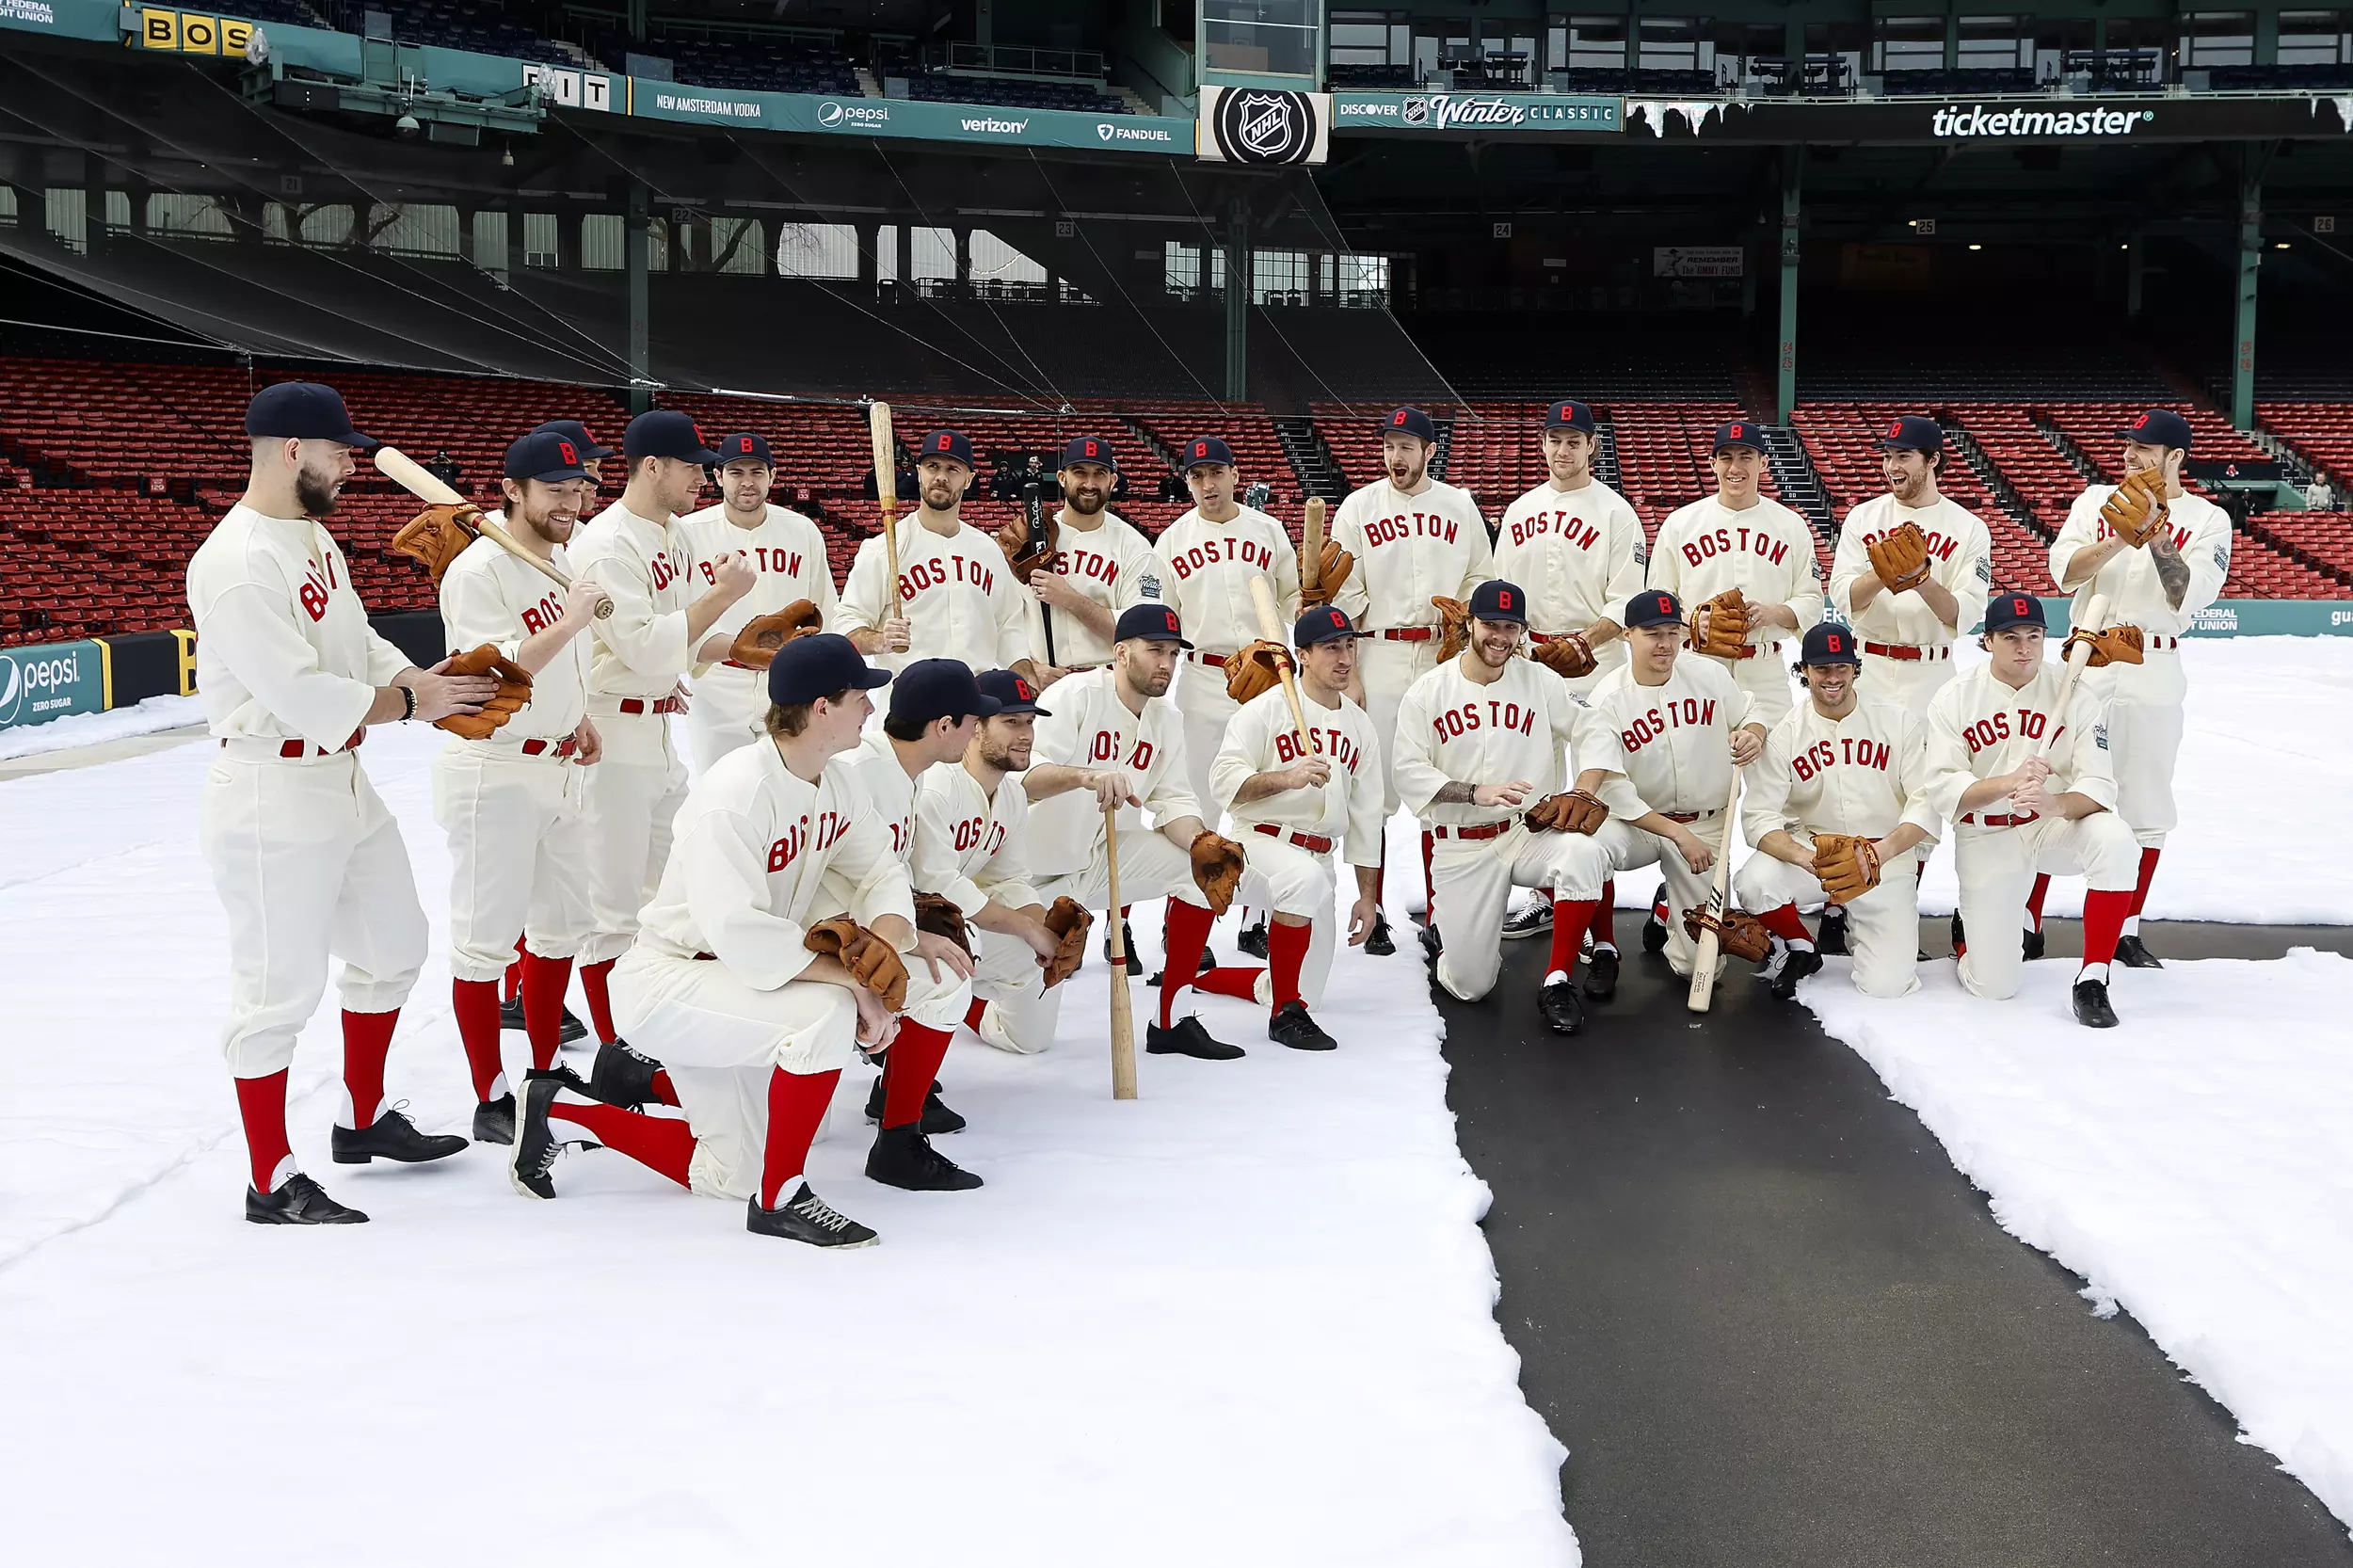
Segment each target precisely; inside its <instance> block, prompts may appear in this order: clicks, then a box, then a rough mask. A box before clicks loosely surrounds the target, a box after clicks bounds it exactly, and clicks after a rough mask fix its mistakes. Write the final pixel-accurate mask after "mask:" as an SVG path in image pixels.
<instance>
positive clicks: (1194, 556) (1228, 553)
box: [1168, 534, 1274, 583]
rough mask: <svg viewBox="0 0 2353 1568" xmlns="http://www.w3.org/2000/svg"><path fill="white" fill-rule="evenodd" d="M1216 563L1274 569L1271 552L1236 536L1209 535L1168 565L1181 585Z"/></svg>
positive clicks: (1255, 541)
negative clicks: (1224, 562) (1234, 562)
mask: <svg viewBox="0 0 2353 1568" xmlns="http://www.w3.org/2000/svg"><path fill="white" fill-rule="evenodd" d="M1220 561H1240V562H1241V563H1242V564H1243V565H1244V566H1251V567H1256V568H1258V569H1259V570H1260V571H1273V569H1274V552H1273V551H1271V550H1269V549H1268V548H1267V547H1266V545H1265V543H1264V542H1263V541H1262V540H1258V539H1250V538H1244V537H1242V536H1240V535H1236V534H1224V535H1217V534H1213V535H1211V536H1209V537H1208V538H1206V539H1203V540H1202V541H1201V542H1200V543H1199V544H1196V545H1193V546H1190V547H1188V548H1187V549H1186V550H1185V551H1184V552H1181V553H1180V554H1178V555H1177V556H1176V557H1174V558H1173V559H1171V560H1170V562H1169V563H1168V564H1169V565H1170V566H1171V567H1173V568H1176V571H1177V581H1178V582H1180V583H1181V582H1183V581H1184V580H1185V579H1186V578H1188V577H1191V576H1192V575H1193V573H1194V572H1196V571H1200V570H1201V569H1203V568H1206V567H1212V566H1215V565H1217V563H1219V562H1220Z"/></svg>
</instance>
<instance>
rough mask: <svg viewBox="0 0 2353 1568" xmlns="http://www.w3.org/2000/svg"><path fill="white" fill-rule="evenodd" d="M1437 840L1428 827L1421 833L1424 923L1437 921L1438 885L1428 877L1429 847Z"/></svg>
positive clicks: (1435, 922)
mask: <svg viewBox="0 0 2353 1568" xmlns="http://www.w3.org/2000/svg"><path fill="white" fill-rule="evenodd" d="M1436 842H1437V840H1435V839H1433V838H1432V837H1431V834H1430V830H1429V829H1428V828H1424V829H1422V834H1421V906H1422V911H1423V919H1424V920H1425V922H1426V923H1428V924H1431V925H1435V924H1437V923H1438V885H1437V884H1436V883H1435V882H1433V881H1432V880H1431V878H1430V847H1431V845H1433V844H1434V843H1436Z"/></svg>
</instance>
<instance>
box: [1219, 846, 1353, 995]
mask: <svg viewBox="0 0 2353 1568" xmlns="http://www.w3.org/2000/svg"><path fill="white" fill-rule="evenodd" d="M1234 841H1235V842H1236V843H1238V844H1240V845H1241V857H1242V876H1241V887H1240V888H1237V889H1236V890H1235V893H1234V902H1235V903H1236V904H1248V905H1249V906H1250V907H1251V908H1253V909H1271V910H1273V912H1274V913H1275V914H1278V915H1301V916H1305V918H1306V920H1307V921H1308V926H1307V957H1306V961H1305V963H1303V964H1301V965H1300V968H1299V1000H1302V1001H1304V1002H1305V1003H1306V1004H1307V1005H1308V1006H1309V1007H1319V1006H1321V1005H1322V1002H1323V987H1324V983H1325V982H1326V981H1328V980H1329V979H1330V978H1331V975H1332V952H1333V949H1334V948H1335V946H1336V945H1337V936H1336V935H1335V934H1336V933H1337V931H1338V930H1339V929H1340V927H1339V920H1340V917H1339V916H1338V915H1337V913H1336V910H1337V898H1338V893H1339V868H1338V866H1337V865H1336V864H1335V863H1334V860H1333V856H1332V852H1331V851H1329V850H1327V851H1325V852H1324V853H1323V854H1321V855H1317V854H1315V853H1313V852H1312V851H1309V850H1305V849H1302V848H1300V847H1299V846H1298V845H1297V844H1294V843H1292V842H1291V841H1290V840H1289V838H1279V839H1278V838H1276V837H1274V836H1273V834H1270V833H1260V832H1257V831H1256V830H1245V831H1243V832H1242V833H1241V834H1239V835H1237V836H1236V838H1235V840H1234ZM1352 902H1353V901H1352Z"/></svg>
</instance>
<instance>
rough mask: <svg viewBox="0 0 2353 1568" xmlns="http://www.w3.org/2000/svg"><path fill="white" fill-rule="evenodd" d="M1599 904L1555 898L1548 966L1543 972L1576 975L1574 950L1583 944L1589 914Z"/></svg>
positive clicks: (1582, 900)
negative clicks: (1550, 959)
mask: <svg viewBox="0 0 2353 1568" xmlns="http://www.w3.org/2000/svg"><path fill="white" fill-rule="evenodd" d="M1599 907H1600V901H1599V900H1597V899H1590V898H1556V899H1554V900H1553V901H1552V963H1551V965H1550V967H1548V968H1546V969H1545V973H1546V974H1551V973H1553V972H1555V971H1556V970H1557V971H1558V972H1560V973H1561V974H1575V973H1576V972H1577V949H1579V948H1580V947H1582V946H1583V945H1584V943H1585V928H1586V927H1587V926H1588V925H1591V924H1592V923H1593V911H1594V910H1595V909H1597V908H1599Z"/></svg>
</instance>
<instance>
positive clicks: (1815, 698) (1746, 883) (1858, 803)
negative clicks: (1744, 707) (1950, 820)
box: [1732, 621, 1937, 1000]
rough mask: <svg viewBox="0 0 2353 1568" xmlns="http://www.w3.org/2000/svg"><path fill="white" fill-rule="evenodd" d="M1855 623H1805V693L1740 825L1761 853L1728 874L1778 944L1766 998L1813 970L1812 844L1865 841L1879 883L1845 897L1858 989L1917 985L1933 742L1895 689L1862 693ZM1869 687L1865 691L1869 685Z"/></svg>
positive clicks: (1751, 782) (1819, 898)
mask: <svg viewBox="0 0 2353 1568" xmlns="http://www.w3.org/2000/svg"><path fill="white" fill-rule="evenodd" d="M1856 640H1857V637H1856V633H1855V632H1854V630H1853V629H1852V628H1851V627H1846V626H1840V625H1838V624H1836V623H1835V622H1833V621H1822V622H1820V623H1818V624H1817V625H1815V626H1811V627H1808V628H1807V629H1806V633H1805V641H1804V644H1803V645H1802V648H1803V651H1802V652H1801V654H1800V656H1799V663H1800V664H1801V665H1802V666H1803V671H1804V673H1803V675H1802V676H1801V679H1802V680H1804V681H1805V683H1806V700H1804V701H1803V702H1801V703H1799V704H1798V706H1797V708H1796V709H1795V710H1794V711H1792V712H1791V713H1790V714H1789V716H1788V717H1787V718H1785V719H1784V720H1782V721H1781V722H1780V723H1779V724H1777V725H1775V726H1773V730H1772V733H1771V734H1770V735H1768V736H1767V737H1766V738H1765V752H1764V755H1763V756H1761V757H1759V758H1758V759H1757V761H1756V765H1755V766H1754V767H1753V768H1751V769H1750V770H1749V775H1748V782H1747V793H1746V794H1745V795H1744V796H1743V797H1742V799H1741V802H1740V822H1741V825H1742V826H1743V827H1744V828H1745V829H1746V830H1747V834H1748V840H1749V842H1750V843H1752V844H1753V845H1755V846H1756V850H1757V853H1756V854H1754V855H1752V856H1749V859H1748V863H1747V864H1746V865H1744V866H1742V867H1741V868H1740V871H1739V872H1738V874H1737V875H1736V876H1735V877H1734V878H1733V884H1732V886H1733V891H1734V896H1735V898H1736V899H1737V902H1738V904H1739V905H1740V907H1741V908H1743V909H1748V910H1753V911H1754V913H1755V915H1756V918H1757V919H1758V920H1760V921H1762V922H1763V924H1764V926H1765V929H1766V930H1768V931H1769V932H1771V933H1772V934H1773V936H1775V937H1777V938H1779V940H1780V944H1781V946H1782V948H1783V950H1784V951H1783V952H1782V953H1781V954H1780V955H1779V959H1780V962H1779V964H1778V966H1777V967H1776V968H1774V970H1773V972H1772V991H1773V995H1774V996H1776V997H1779V998H1781V999H1783V1000H1787V999H1789V998H1790V997H1793V996H1795V995H1797V990H1798V983H1799V982H1800V981H1801V980H1803V979H1804V978H1805V977H1806V976H1808V975H1810V974H1813V973H1815V972H1817V970H1819V969H1820V968H1821V967H1822V959H1821V955H1820V953H1819V952H1817V951H1816V944H1815V941H1814V937H1813V935H1812V934H1811V933H1810V932H1808V931H1807V930H1806V928H1805V922H1804V921H1803V920H1800V919H1799V918H1798V905H1799V904H1822V903H1824V902H1825V901H1826V897H1827V895H1825V894H1824V892H1823V890H1822V882H1821V878H1820V877H1819V875H1818V874H1817V867H1816V866H1815V863H1814V848H1815V840H1816V839H1817V836H1819V835H1823V834H1843V835H1848V836H1851V837H1859V838H1864V839H1867V840H1871V841H1872V844H1873V848H1872V851H1871V852H1870V853H1872V854H1874V855H1876V856H1877V857H1878V863H1879V883H1878V885H1877V886H1876V887H1874V888H1871V889H1870V890H1869V891H1868V892H1865V894H1864V895H1863V896H1862V897H1860V898H1858V899H1856V900H1855V901H1854V902H1853V903H1852V904H1849V905H1847V906H1846V907H1847V909H1848V910H1849V920H1850V921H1851V924H1852V930H1851V934H1850V936H1849V943H1850V947H1851V951H1852V952H1853V955H1854V984H1855V988H1856V989H1857V990H1859V991H1861V992H1862V993H1863V994H1864V995H1865V996H1871V997H1900V996H1906V995H1909V994H1910V993H1911V992H1913V991H1915V990H1917V989H1919V985H1920V981H1919V978H1918V976H1917V975H1916V974H1915V973H1914V972H1913V971H1914V970H1915V969H1916V968H1917V967H1918V962H1917V961H1918V958H1919V952H1920V880H1919V864H1920V863H1919V860H1918V858H1917V857H1916V856H1914V855H1913V850H1915V849H1917V848H1918V847H1919V846H1921V845H1922V844H1933V843H1934V842H1935V841H1936V828H1937V816H1936V810H1935V808H1933V807H1931V806H1930V805H1929V794H1928V749H1927V744H1926V730H1925V729H1924V728H1923V727H1922V724H1921V721H1920V718H1919V716H1918V715H1917V714H1915V713H1913V712H1911V711H1910V710H1909V709H1907V708H1905V707H1904V706H1903V705H1902V704H1901V703H1899V702H1897V701H1896V700H1895V699H1893V698H1892V697H1882V696H1871V695H1858V693H1857V690H1856V687H1857V678H1858V676H1860V675H1861V673H1862V662H1861V661H1862V655H1861V653H1860V652H1859V651H1858V650H1857V648H1856V647H1855V644H1856ZM1865 692H1866V693H1867V687H1866V688H1865Z"/></svg>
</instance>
